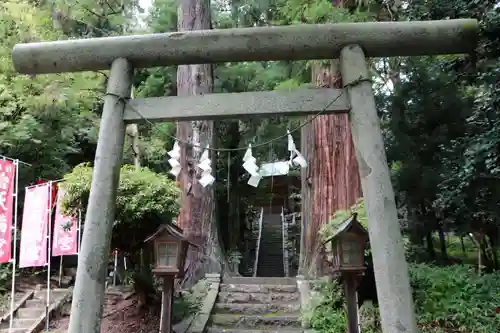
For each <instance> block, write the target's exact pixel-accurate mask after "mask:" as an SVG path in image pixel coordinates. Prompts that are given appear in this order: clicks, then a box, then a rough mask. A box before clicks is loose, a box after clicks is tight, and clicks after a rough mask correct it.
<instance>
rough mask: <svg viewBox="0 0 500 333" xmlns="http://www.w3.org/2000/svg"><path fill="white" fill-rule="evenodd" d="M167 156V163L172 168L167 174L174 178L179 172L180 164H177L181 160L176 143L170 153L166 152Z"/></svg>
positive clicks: (179, 150)
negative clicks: (168, 157)
mask: <svg viewBox="0 0 500 333" xmlns="http://www.w3.org/2000/svg"><path fill="white" fill-rule="evenodd" d="M168 155H169V156H170V159H169V160H168V163H169V164H170V166H171V167H172V169H171V170H170V171H169V172H170V173H171V174H172V175H174V176H175V177H177V176H178V175H179V173H180V172H181V163H180V162H179V160H180V158H181V147H180V146H179V142H178V141H175V143H174V147H173V148H172V150H171V151H169V152H168Z"/></svg>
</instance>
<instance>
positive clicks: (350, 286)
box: [343, 273, 359, 333]
mask: <svg viewBox="0 0 500 333" xmlns="http://www.w3.org/2000/svg"><path fill="white" fill-rule="evenodd" d="M357 280H358V276H357V274H356V273H353V274H349V273H344V279H343V281H344V293H345V297H346V303H347V327H348V328H349V331H348V332H349V333H359V321H358V318H359V317H358V305H357V302H356V284H357Z"/></svg>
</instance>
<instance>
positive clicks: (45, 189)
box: [19, 184, 50, 268]
mask: <svg viewBox="0 0 500 333" xmlns="http://www.w3.org/2000/svg"><path fill="white" fill-rule="evenodd" d="M49 191H50V186H49V184H45V185H39V186H34V187H27V188H26V194H25V197H24V210H23V225H22V229H21V250H20V253H19V267H20V268H23V267H37V266H44V265H45V264H46V263H47V231H48V230H47V226H48V222H49V215H48V209H47V208H48V207H47V202H49V198H50V196H49Z"/></svg>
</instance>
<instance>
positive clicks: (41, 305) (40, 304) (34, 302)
mask: <svg viewBox="0 0 500 333" xmlns="http://www.w3.org/2000/svg"><path fill="white" fill-rule="evenodd" d="M45 306H46V302H45V300H43V299H29V300H27V301H26V307H28V308H38V309H45Z"/></svg>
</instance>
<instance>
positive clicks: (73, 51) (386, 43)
mask: <svg viewBox="0 0 500 333" xmlns="http://www.w3.org/2000/svg"><path fill="white" fill-rule="evenodd" d="M477 39H478V22H477V20H474V19H458V20H440V21H406V22H365V23H339V24H301V25H290V26H275V27H255V28H236V29H215V30H200V31H189V32H188V31H186V32H174V33H162V34H149V35H134V36H120V37H104V38H91V39H78V40H64V41H55V42H41V43H26V44H17V45H16V46H15V47H14V49H13V51H12V58H13V62H14V67H15V68H16V70H17V71H18V72H20V73H23V74H43V73H62V72H78V71H96V70H105V69H109V68H110V66H111V63H112V62H113V60H114V59H117V58H126V59H128V60H129V61H130V62H131V64H132V65H133V66H134V67H136V68H148V67H158V66H167V65H181V64H203V63H221V62H237V61H265V60H307V59H332V58H337V57H338V56H339V54H340V51H341V50H342V48H343V47H345V46H347V45H351V44H358V45H360V46H361V47H362V48H363V50H364V52H365V54H366V55H367V56H369V57H392V56H421V55H437V54H457V53H468V52H471V51H472V50H474V48H475V47H476V45H477Z"/></svg>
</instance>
